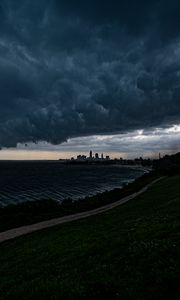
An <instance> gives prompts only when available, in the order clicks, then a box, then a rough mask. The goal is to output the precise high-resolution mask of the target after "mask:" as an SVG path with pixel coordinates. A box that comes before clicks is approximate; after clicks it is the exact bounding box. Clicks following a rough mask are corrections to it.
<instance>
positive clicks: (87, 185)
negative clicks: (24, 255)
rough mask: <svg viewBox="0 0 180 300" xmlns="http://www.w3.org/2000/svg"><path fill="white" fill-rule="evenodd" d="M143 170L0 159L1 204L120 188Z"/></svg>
mask: <svg viewBox="0 0 180 300" xmlns="http://www.w3.org/2000/svg"><path fill="white" fill-rule="evenodd" d="M144 172H145V171H144V170H142V169H140V168H134V167H126V166H124V167H123V166H118V165H114V166H113V165H111V166H110V165H109V166H106V165H100V166H99V165H64V164H61V163H59V162H3V161H1V162H0V206H4V205H8V204H12V203H13V204H14V203H18V202H24V201H32V200H43V199H53V200H57V201H60V202H61V201H62V200H64V199H66V198H68V197H70V198H72V199H74V200H76V199H78V198H83V197H85V196H87V195H94V194H96V193H99V192H104V191H106V190H112V189H114V188H117V187H118V188H119V187H122V186H123V185H124V184H126V183H128V182H131V181H133V180H134V179H136V178H137V177H139V176H141V175H142V174H144Z"/></svg>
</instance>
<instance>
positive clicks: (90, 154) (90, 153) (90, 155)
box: [89, 150, 93, 158]
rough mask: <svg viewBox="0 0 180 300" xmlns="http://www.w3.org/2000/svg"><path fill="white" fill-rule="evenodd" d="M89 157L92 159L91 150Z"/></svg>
mask: <svg viewBox="0 0 180 300" xmlns="http://www.w3.org/2000/svg"><path fill="white" fill-rule="evenodd" d="M89 157H90V158H92V157H93V156H92V150H91V151H90V152H89Z"/></svg>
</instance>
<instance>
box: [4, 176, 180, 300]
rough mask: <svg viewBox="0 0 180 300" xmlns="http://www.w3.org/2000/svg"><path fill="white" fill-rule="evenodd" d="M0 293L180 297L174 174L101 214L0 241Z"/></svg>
mask: <svg viewBox="0 0 180 300" xmlns="http://www.w3.org/2000/svg"><path fill="white" fill-rule="evenodd" d="M0 299H1V300H6V299H13V300H15V299H18V300H19V299H25V300H30V299H33V300H34V299H39V300H40V299H43V300H44V299H53V300H55V299H93V300H95V299H133V300H136V299H138V300H143V299H146V300H147V299H153V300H156V299H163V300H164V299H169V300H171V299H173V300H175V299H180V176H176V177H170V178H166V179H163V180H162V181H161V182H159V183H157V184H155V185H154V186H153V187H152V188H151V189H150V190H149V191H148V192H146V193H145V194H143V195H141V196H139V197H138V198H137V199H134V200H132V201H130V202H128V203H127V204H125V205H123V206H121V207H119V208H116V209H113V210H112V211H109V212H107V213H104V214H103V215H97V216H94V217H90V218H88V219H85V220H81V221H78V222H73V223H69V224H67V225H63V226H60V227H58V226H57V227H54V228H51V229H48V230H44V231H41V232H37V233H34V234H30V235H27V236H25V237H21V238H18V239H15V240H13V241H9V242H5V243H3V244H0Z"/></svg>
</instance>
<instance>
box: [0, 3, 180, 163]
mask: <svg viewBox="0 0 180 300" xmlns="http://www.w3.org/2000/svg"><path fill="white" fill-rule="evenodd" d="M24 144H27V145H26V146H25V145H24ZM0 147H1V148H2V150H1V151H0V159H12V158H17V159H20V158H21V159H28V158H29V159H35V158H38V159H39V158H58V157H66V156H67V157H70V156H71V155H73V154H76V153H86V152H88V151H89V149H90V148H93V150H94V151H104V152H108V153H112V156H120V155H122V156H131V157H134V156H136V155H145V156H146V155H150V156H153V155H157V153H158V152H159V151H161V152H163V153H167V152H168V153H169V152H177V151H178V150H179V149H180V1H179V0H171V1H170V0H151V1H147V0H126V1H125V0H111V1H104V0H76V1H75V0H69V1H68V0H59V1H58V0H51V1H48V0H38V1H35V0H16V1H14V0H4V1H3V0H0Z"/></svg>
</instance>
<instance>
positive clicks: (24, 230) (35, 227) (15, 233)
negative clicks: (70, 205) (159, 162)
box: [0, 177, 165, 243]
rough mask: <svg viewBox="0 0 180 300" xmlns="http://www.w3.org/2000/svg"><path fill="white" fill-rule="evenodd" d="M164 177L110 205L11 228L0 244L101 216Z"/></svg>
mask: <svg viewBox="0 0 180 300" xmlns="http://www.w3.org/2000/svg"><path fill="white" fill-rule="evenodd" d="M163 178H165V177H160V178H157V179H156V180H153V181H152V182H151V183H149V184H148V185H146V186H145V187H143V188H142V189H141V190H140V191H138V192H135V193H133V194H131V195H129V196H127V197H125V198H122V199H120V200H119V201H116V202H113V203H111V204H108V205H105V206H102V207H99V208H96V209H93V210H90V211H85V212H82V213H76V214H73V215H69V216H65V217H60V218H56V219H51V220H47V221H44V222H39V223H35V224H32V225H26V226H22V227H19V228H13V229H11V230H7V231H4V232H1V233H0V243H2V242H5V241H8V240H12V239H14V238H16V237H20V236H23V235H26V234H29V233H33V232H36V231H39V230H43V229H46V228H50V227H53V226H57V225H61V224H66V223H70V222H73V221H77V220H81V219H84V218H88V217H91V216H95V215H97V214H101V213H104V212H107V211H109V210H111V209H113V208H116V207H118V206H120V205H122V204H124V203H127V202H128V201H130V200H132V199H135V198H136V197H138V196H139V195H141V194H143V193H144V192H146V191H147V190H148V189H149V188H150V187H151V186H153V185H154V184H155V183H157V182H159V181H160V180H162V179H163Z"/></svg>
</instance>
